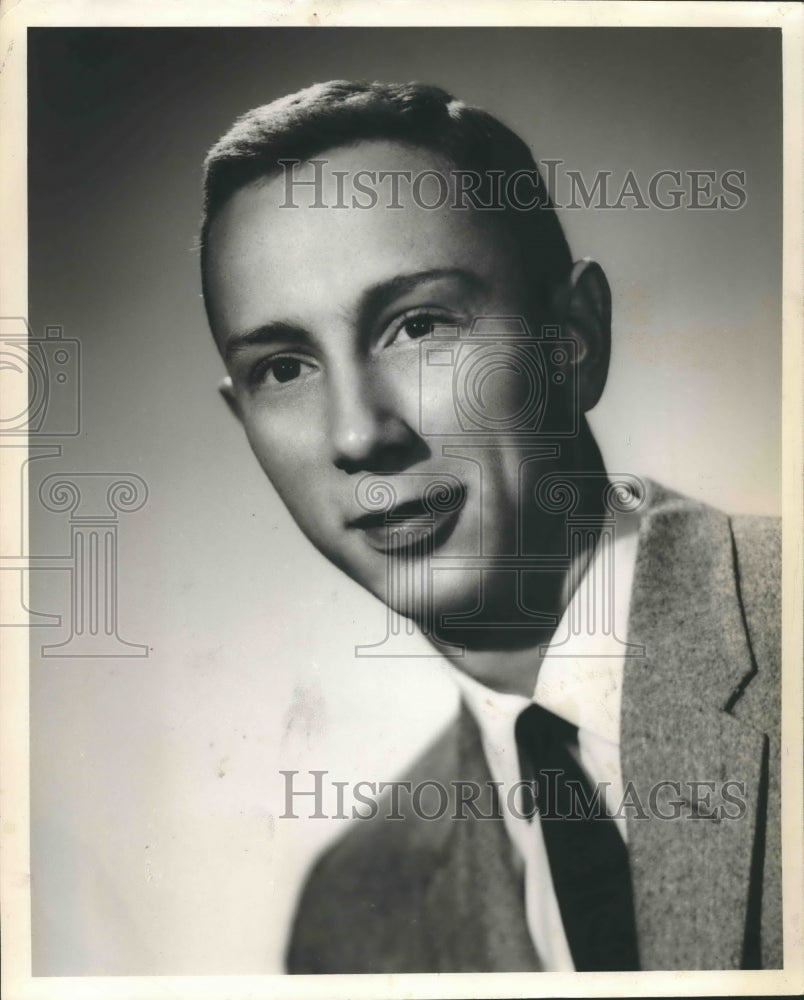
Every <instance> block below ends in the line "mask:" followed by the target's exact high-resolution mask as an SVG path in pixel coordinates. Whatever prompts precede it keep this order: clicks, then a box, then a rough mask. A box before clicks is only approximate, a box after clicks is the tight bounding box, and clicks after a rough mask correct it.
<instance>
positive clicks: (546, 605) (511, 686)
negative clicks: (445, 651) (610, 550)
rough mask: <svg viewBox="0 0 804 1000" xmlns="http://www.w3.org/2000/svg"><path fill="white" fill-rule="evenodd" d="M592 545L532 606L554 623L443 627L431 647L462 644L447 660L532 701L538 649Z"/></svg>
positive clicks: (550, 633) (490, 684) (483, 681)
mask: <svg viewBox="0 0 804 1000" xmlns="http://www.w3.org/2000/svg"><path fill="white" fill-rule="evenodd" d="M596 542H597V536H596V535H595V536H594V538H593V539H589V540H588V541H587V543H586V545H585V546H584V547H583V549H582V550H581V551H579V552H578V553H576V555H575V557H574V559H573V561H572V564H571V567H570V568H569V569H567V570H565V571H563V572H556V573H554V574H551V579H549V580H547V585H546V586H545V585H543V586H541V587H540V590H539V595H538V598H537V602H538V603H537V604H536V607H537V609H538V611H539V613H541V614H544V615H549V616H551V617H552V618H553V619H554V620H555V624H551V625H547V626H544V627H540V628H539V627H536V628H534V627H531V628H526V629H516V630H514V629H511V628H506V627H501V628H499V629H494V627H493V625H491V624H490V625H489V627H488V628H485V629H482V630H477V629H472V630H471V631H470V630H468V629H467V630H464V631H461V630H460V629H454V628H450V629H443V630H440V631H439V632H437V633H436V634H435V635H434V636H433V639H434V640H435V643H436V644H437V643H438V642H439V641H440V642H442V643H449V644H451V645H452V646H461V647H462V648H463V652H462V655H448V656H447V658H448V659H449V660H450V661H451V662H452V663H454V665H455V666H456V667H458V668H459V669H460V670H462V671H463V672H464V673H466V674H468V675H469V676H470V677H473V678H474V679H475V680H477V681H480V683H481V684H485V685H486V686H487V687H491V688H494V689H495V690H497V691H502V692H505V693H507V694H521V695H524V696H525V697H528V698H530V697H531V696H532V695H533V691H534V688H535V685H536V679H537V677H538V672H539V667H540V665H541V652H540V651H541V650H542V649H544V647H545V646H547V645H548V644H549V643H550V640H551V639H552V637H553V634H554V633H555V629H556V626H557V624H558V622H559V621H560V619H561V616H562V615H563V613H564V610H565V609H566V607H567V605H568V604H569V602H570V600H571V599H572V592H573V590H574V588H575V587H577V586H578V583H579V582H580V580H581V579H582V578H583V576H584V574H585V572H586V569H587V567H588V565H589V563H590V561H591V559H592V558H593V556H594V552H595V546H596ZM534 575H535V574H534ZM543 576H547V575H546V574H545V575H543ZM544 582H545V581H544V579H543V580H542V583H543V584H544Z"/></svg>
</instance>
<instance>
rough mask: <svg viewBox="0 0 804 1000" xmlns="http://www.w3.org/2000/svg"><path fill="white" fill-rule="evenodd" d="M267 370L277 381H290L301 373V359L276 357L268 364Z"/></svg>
mask: <svg viewBox="0 0 804 1000" xmlns="http://www.w3.org/2000/svg"><path fill="white" fill-rule="evenodd" d="M267 371H268V372H270V373H271V374H272V375H273V377H274V378H275V379H276V381H277V382H292V381H293V379H294V378H298V377H299V375H301V361H299V360H297V359H296V358H277V360H276V361H272V362H271V364H270V365H268V368H267Z"/></svg>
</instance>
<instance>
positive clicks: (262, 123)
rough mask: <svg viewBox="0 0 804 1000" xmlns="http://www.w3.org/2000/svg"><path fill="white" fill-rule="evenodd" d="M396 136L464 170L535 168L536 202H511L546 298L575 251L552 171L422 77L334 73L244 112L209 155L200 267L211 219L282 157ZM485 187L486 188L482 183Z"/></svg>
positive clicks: (497, 125)
mask: <svg viewBox="0 0 804 1000" xmlns="http://www.w3.org/2000/svg"><path fill="white" fill-rule="evenodd" d="M373 139H388V140H392V141H393V140H395V141H398V142H401V143H403V144H405V145H408V146H414V147H420V148H424V149H428V150H430V151H432V152H434V153H436V154H438V155H440V156H441V157H444V158H446V160H447V161H448V162H449V163H450V164H452V165H453V166H454V167H455V168H457V169H458V170H471V171H475V172H477V173H478V174H480V175H481V178H487V177H493V176H494V174H492V173H490V172H492V171H496V172H497V173H498V176H499V172H502V175H503V176H507V175H510V174H512V173H514V172H517V171H523V170H525V171H528V172H529V173H530V174H531V177H532V178H533V179H534V184H535V188H534V192H535V193H534V197H533V198H532V203H533V207H532V208H527V209H523V208H520V207H518V206H517V207H513V206H511V205H509V204H503V205H502V207H501V209H500V212H501V215H504V216H505V217H506V224H507V225H510V227H511V233H512V235H513V237H514V240H515V245H516V247H517V252H518V253H519V254H520V256H521V258H522V260H521V264H522V266H523V271H524V274H525V280H526V284H527V288H526V293H527V295H528V298H529V299H530V300H531V302H533V303H534V304H535V303H539V304H540V305H541V306H542V307H543V308H544V307H548V308H549V303H550V301H551V298H552V293H553V291H554V290H555V289H556V288H558V287H559V285H560V284H561V283H562V282H563V281H564V279H565V278H566V277H567V276H568V275H569V273H570V270H571V268H572V257H571V255H570V250H569V246H568V245H567V241H566V238H565V236H564V232H563V230H562V228H561V224H560V223H559V221H558V218H557V216H556V214H555V210H554V208H553V204H552V202H551V200H550V197H549V194H548V192H547V189H546V187H545V185H544V181H543V179H542V177H541V174H540V173H539V170H538V167H537V165H536V162H535V160H534V158H533V155H532V153H531V151H530V149H529V148H528V146H527V145H526V144H525V143H524V142H523V141H522V139H520V137H519V136H518V135H516V133H514V132H512V131H511V129H509V128H508V127H507V126H506V125H504V124H503V123H502V122H500V121H499V120H498V119H497V118H495V117H494V116H493V115H490V114H489V113H488V112H486V111H483V110H481V109H480V108H474V107H470V106H468V105H466V104H464V103H463V102H462V101H459V100H456V99H455V98H454V97H453V96H452V95H451V94H449V93H448V92H447V91H445V90H442V89H441V88H440V87H434V86H429V85H427V84H422V83H404V84H396V83H378V82H373V83H368V82H354V81H348V80H331V81H329V82H328V83H317V84H314V85H313V86H311V87H306V88H305V89H304V90H300V91H298V92H297V93H295V94H289V95H287V96H286V97H281V98H279V99H278V100H276V101H273V102H272V103H270V104H264V105H262V106H261V107H257V108H254V109H252V110H251V111H248V112H246V113H245V114H244V115H242V116H241V117H240V118H238V119H237V120H236V121H235V123H234V124H233V125H232V126H231V128H230V129H229V130H228V131H227V132H226V133H225V134H224V135H223V136H222V137H221V138H220V139H219V140H218V141H217V142H216V143H215V145H214V146H213V147H212V148H211V149H210V151H209V153H208V154H207V157H206V160H205V162H204V202H203V215H202V224H201V235H200V251H201V276H202V286H203V290H204V299H205V303H206V304H207V307H208V302H207V287H206V275H205V261H206V254H207V243H208V239H209V232H210V228H211V226H212V223H213V221H214V219H215V217H216V215H217V214H218V212H219V211H220V210H221V208H222V207H223V206H224V205H225V204H226V202H227V201H228V200H229V199H230V198H231V197H232V196H233V195H234V194H235V193H236V192H237V191H239V190H241V189H242V188H244V187H246V186H248V185H249V184H252V183H255V182H256V181H258V180H260V179H261V178H264V177H270V176H272V175H275V174H278V173H280V172H281V170H282V167H281V163H280V161H283V160H296V161H306V160H309V159H311V158H312V157H314V156H316V155H318V154H319V153H322V152H324V151H325V150H328V149H333V148H336V147H343V146H350V145H354V144H356V143H358V142H361V141H367V140H373ZM479 190H482V188H481V189H479Z"/></svg>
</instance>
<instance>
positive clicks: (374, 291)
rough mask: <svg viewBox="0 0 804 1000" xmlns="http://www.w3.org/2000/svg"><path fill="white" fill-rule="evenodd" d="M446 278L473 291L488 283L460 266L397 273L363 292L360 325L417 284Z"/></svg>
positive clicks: (484, 288)
mask: <svg viewBox="0 0 804 1000" xmlns="http://www.w3.org/2000/svg"><path fill="white" fill-rule="evenodd" d="M446 278H452V279H454V280H458V281H461V282H463V283H464V284H465V285H468V286H469V287H470V288H471V289H472V290H473V291H485V290H486V289H487V288H488V283H487V282H486V281H485V280H484V279H483V278H481V277H480V275H479V274H476V273H475V272H474V271H469V270H467V269H466V268H462V267H439V268H431V269H429V270H426V271H414V272H412V273H411V274H398V275H396V276H395V277H393V278H389V279H388V280H387V281H381V282H379V283H378V284H376V285H372V287H371V288H369V289H367V290H366V291H365V292H364V294H363V296H362V298H361V301H360V306H359V308H358V319H359V321H360V326H361V327H364V326H366V325H367V323H368V322H369V321H370V320H371V319H372V318H373V317H375V316H376V315H377V314H378V313H380V312H381V311H382V310H383V309H384V308H385V307H386V306H387V305H389V304H390V303H391V302H393V301H394V299H398V298H400V297H401V296H403V295H406V294H407V293H408V292H412V291H414V289H416V288H418V287H419V285H423V284H426V283H427V282H430V281H439V280H442V279H446Z"/></svg>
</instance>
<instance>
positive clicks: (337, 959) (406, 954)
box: [286, 721, 460, 973]
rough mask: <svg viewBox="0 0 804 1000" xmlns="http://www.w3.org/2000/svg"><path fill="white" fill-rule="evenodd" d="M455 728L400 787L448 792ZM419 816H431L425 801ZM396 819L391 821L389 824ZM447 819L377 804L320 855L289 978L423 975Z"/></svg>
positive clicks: (401, 802) (297, 926)
mask: <svg viewBox="0 0 804 1000" xmlns="http://www.w3.org/2000/svg"><path fill="white" fill-rule="evenodd" d="M459 743H460V726H459V723H458V721H455V722H453V723H452V724H451V725H449V726H448V727H447V729H446V730H445V731H444V732H442V734H441V735H440V736H439V737H438V738H437V739H436V740H435V741H434V742H433V743H432V744H431V745H430V746H429V747H428V748H427V749H426V750H425V751H424V753H422V754H421V756H420V757H419V758H418V759H417V760H416V761H415V763H414V764H413V765H412V766H411V767H410V768H409V770H408V772H407V773H406V774H405V777H404V778H403V779H401V780H403V781H404V782H406V783H407V782H409V783H410V786H411V788H416V787H417V786H419V785H421V784H422V783H425V782H426V783H428V784H429V785H433V784H434V783H441V784H443V786H444V787H446V788H449V782H450V780H452V779H454V777H455V775H456V773H457V769H458V760H459ZM420 811H421V812H426V813H428V814H429V813H430V812H431V811H433V812H435V811H437V810H435V809H434V808H433V807H432V805H431V804H429V802H424V801H423V802H422V806H421V810H420ZM394 817H395V818H394ZM449 827H450V824H449V812H448V811H447V812H445V813H444V815H443V816H442V817H440V818H438V819H433V820H429V821H428V820H425V819H423V818H421V817H420V816H418V815H417V814H416V812H415V811H414V810H413V809H412V808H411V804H410V795H409V794H408V795H406V794H404V793H403V794H399V793H398V801H397V802H396V803H395V802H394V801H393V800H392V789H391V788H389V789H386V790H385V792H384V793H383V794H382V795H381V796H380V797H379V798H378V799H377V810H376V813H374V814H373V815H372V816H371V818H369V819H356V820H353V821H352V823H351V824H350V825H349V827H348V828H347V831H346V833H345V834H344V835H343V836H341V838H340V839H339V840H338V841H336V843H335V844H334V845H333V846H332V847H330V848H329V849H328V850H326V851H325V852H324V854H323V855H322V856H321V857H320V858H319V859H318V861H317V862H316V863H315V865H314V866H313V868H312V871H311V872H310V875H309V876H308V878H307V880H306V883H305V886H304V889H303V891H302V894H301V897H300V900H299V903H298V906H297V910H296V915H295V918H294V921H293V926H292V930H291V937H290V943H289V946H288V950H287V955H286V966H287V970H288V972H291V973H356V972H405V971H408V972H410V971H424V970H425V969H426V968H427V966H428V961H427V953H428V947H429V942H428V941H427V935H426V931H425V928H424V925H423V920H422V917H423V911H424V909H425V902H426V893H427V888H428V882H429V877H430V875H431V874H432V872H433V871H434V870H436V869H437V868H438V867H439V865H440V864H441V863H442V857H443V855H444V852H445V851H446V846H447V844H446V842H447V838H448V834H449Z"/></svg>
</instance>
